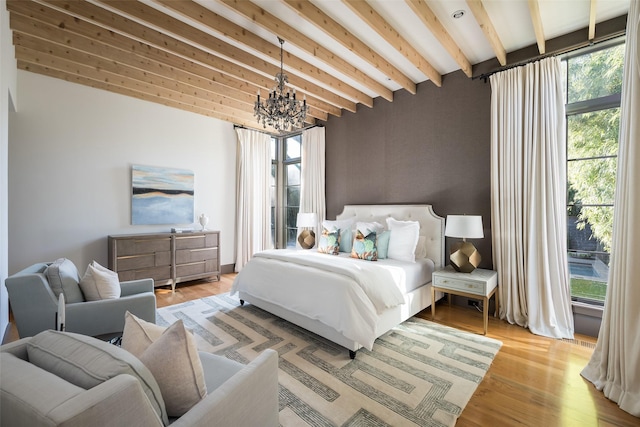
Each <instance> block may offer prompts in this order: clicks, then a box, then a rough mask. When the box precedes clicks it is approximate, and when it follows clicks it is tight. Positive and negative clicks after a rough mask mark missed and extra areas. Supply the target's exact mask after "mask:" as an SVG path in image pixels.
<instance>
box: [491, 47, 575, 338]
mask: <svg viewBox="0 0 640 427" xmlns="http://www.w3.org/2000/svg"><path fill="white" fill-rule="evenodd" d="M560 70H561V69H560V60H559V59H558V58H547V59H544V60H541V61H538V62H535V63H532V64H528V65H526V66H522V67H517V68H513V69H510V70H506V71H503V72H500V73H497V74H494V75H492V76H491V78H490V80H491V89H492V93H491V221H492V230H493V232H492V239H493V240H492V243H493V248H494V252H493V263H494V266H495V268H496V270H497V271H498V280H499V283H500V287H499V292H500V302H501V303H502V304H501V306H500V318H502V319H506V320H507V321H508V322H510V323H515V324H518V325H520V326H523V327H528V328H529V329H530V330H531V331H532V332H533V333H535V334H538V335H544V336H549V337H554V338H573V329H574V328H573V315H572V312H571V291H570V285H569V283H570V282H569V272H568V266H567V238H566V233H567V230H566V202H565V200H566V195H565V192H566V188H565V185H566V184H565V183H566V146H565V140H564V138H565V135H564V128H565V126H564V101H563V96H562V81H561V71H560Z"/></svg>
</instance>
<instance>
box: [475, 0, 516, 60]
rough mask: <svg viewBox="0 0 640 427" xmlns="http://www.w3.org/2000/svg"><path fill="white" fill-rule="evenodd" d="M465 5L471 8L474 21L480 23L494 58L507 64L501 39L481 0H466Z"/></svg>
mask: <svg viewBox="0 0 640 427" xmlns="http://www.w3.org/2000/svg"><path fill="white" fill-rule="evenodd" d="M467 6H469V9H471V13H473V16H474V17H475V18H476V21H477V22H478V24H479V25H480V28H481V29H482V32H483V33H484V36H485V37H486V38H487V40H488V41H489V44H490V45H491V48H492V49H493V52H494V53H495V54H496V58H497V59H498V62H499V63H500V65H502V66H505V65H507V52H506V51H505V49H504V46H503V45H502V41H501V40H500V37H499V36H498V32H497V31H496V29H495V27H494V26H493V23H492V22H491V18H489V14H488V13H487V10H486V9H485V8H484V5H483V4H482V0H467Z"/></svg>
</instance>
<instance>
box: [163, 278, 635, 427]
mask: <svg viewBox="0 0 640 427" xmlns="http://www.w3.org/2000/svg"><path fill="white" fill-rule="evenodd" d="M234 277H235V275H234V274H226V275H223V276H222V279H221V281H220V282H211V283H197V284H191V285H181V286H179V287H178V288H177V290H176V294H175V295H171V290H170V289H157V290H156V298H157V301H158V302H157V304H158V307H164V306H167V305H172V304H177V303H180V302H184V301H189V300H191V299H198V298H203V297H206V296H209V295H213V294H216V293H220V292H227V291H228V290H229V289H230V288H231V283H232V281H233V278H234ZM420 316H421V317H423V318H424V319H427V320H433V319H431V311H430V310H424V311H422V312H421V313H420ZM435 321H436V322H438V323H442V324H444V325H448V326H452V327H454V328H458V329H462V330H466V331H471V332H482V313H480V312H478V311H477V310H475V309H473V308H466V307H458V306H451V307H449V306H448V305H447V304H446V303H444V302H441V303H438V308H437V310H436V318H435ZM487 336H489V337H491V338H495V339H498V340H500V341H502V343H503V344H502V348H501V349H500V352H499V353H498V355H497V356H496V358H495V359H494V361H493V364H492V365H491V368H490V369H489V371H488V372H487V375H486V376H485V378H484V380H483V381H482V383H481V384H480V385H479V386H478V389H477V390H476V392H475V393H474V395H473V397H472V398H471V400H470V401H469V404H468V405H467V407H466V408H465V410H464V411H463V413H462V416H461V417H460V418H459V419H458V423H457V424H456V426H459V427H465V426H472V427H476V426H483V427H485V426H536V427H537V426H545V427H547V426H548V427H553V426H558V427H560V426H562V427H566V426H581V427H588V426H601V427H603V426H625V427H626V426H640V418H636V417H634V416H632V415H630V414H628V413H626V412H624V411H623V410H621V409H620V408H618V406H617V405H616V404H615V403H613V402H611V401H610V400H608V399H607V398H605V397H604V395H603V394H602V393H601V392H599V391H597V390H596V389H595V387H594V386H593V385H592V384H591V383H589V382H588V381H586V380H584V379H583V378H582V377H581V376H580V371H581V370H582V368H583V367H584V366H585V365H586V364H587V362H588V361H589V358H590V357H591V353H592V352H593V347H594V346H595V341H596V340H595V338H592V337H587V336H576V337H575V338H576V339H575V340H574V342H568V341H563V340H553V339H550V338H545V337H540V336H537V335H533V334H532V333H530V332H529V331H528V330H527V329H524V328H521V327H519V326H514V325H510V324H508V323H507V322H504V321H501V320H499V319H497V318H493V317H491V318H489V331H488V333H487Z"/></svg>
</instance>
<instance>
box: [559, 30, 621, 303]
mask: <svg viewBox="0 0 640 427" xmlns="http://www.w3.org/2000/svg"><path fill="white" fill-rule="evenodd" d="M625 42H626V40H625V37H619V38H616V39H612V40H609V41H607V42H604V43H600V44H598V45H595V46H591V47H588V48H584V49H580V50H578V51H575V52H571V53H570V54H565V55H563V56H562V57H561V59H562V61H563V62H564V63H565V65H564V68H563V72H564V78H565V88H564V96H565V99H564V101H565V144H566V145H565V147H566V153H567V158H566V168H567V175H566V176H565V179H566V188H567V192H566V208H567V212H568V211H569V210H570V209H572V208H576V207H581V208H582V207H587V208H589V207H611V208H612V209H615V200H612V201H611V203H591V204H582V203H581V204H580V205H579V206H578V204H576V203H571V200H570V190H571V188H570V186H569V176H568V171H569V167H570V164H571V162H579V161H589V160H604V159H614V158H615V159H617V158H618V152H616V154H615V155H612V154H604V155H598V156H589V157H576V158H570V157H569V120H570V117H572V116H577V115H581V114H586V113H594V112H598V111H604V110H610V109H615V108H618V109H619V108H620V105H621V97H622V96H621V95H622V94H621V93H614V94H610V95H605V96H601V97H597V98H591V99H586V100H581V101H575V102H572V103H569V61H571V60H572V59H574V58H577V57H581V56H584V55H590V54H593V53H594V52H597V51H600V50H604V49H610V48H613V47H616V46H619V45H622V44H624V43H625ZM569 226H570V224H569V223H567V232H568V231H569ZM568 240H569V236H568V235H567V241H568ZM567 252H568V253H569V252H575V253H580V254H593V255H596V256H597V255H607V256H609V259H610V257H611V252H606V251H599V250H580V249H571V248H569V247H567ZM568 258H569V257H568ZM567 261H568V262H569V259H568V260H567ZM567 267H568V269H569V275H570V278H569V280H570V283H571V280H572V275H571V270H570V267H569V266H567ZM571 300H572V301H573V302H579V303H584V304H588V305H592V306H603V305H604V300H597V299H592V298H585V297H583V296H574V295H573V289H572V291H571Z"/></svg>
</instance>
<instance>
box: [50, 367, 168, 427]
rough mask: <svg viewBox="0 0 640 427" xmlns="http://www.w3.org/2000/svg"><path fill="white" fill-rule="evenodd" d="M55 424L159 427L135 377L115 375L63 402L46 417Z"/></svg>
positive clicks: (155, 415)
mask: <svg viewBox="0 0 640 427" xmlns="http://www.w3.org/2000/svg"><path fill="white" fill-rule="evenodd" d="M48 416H49V418H50V419H51V420H52V421H54V423H55V425H63V424H64V425H77V426H88V425H97V426H101V425H112V426H125V425H135V426H140V427H147V426H149V427H162V421H161V420H160V418H159V417H158V415H157V414H156V413H155V411H154V410H153V408H152V407H151V404H150V403H149V400H148V398H147V397H146V395H145V394H144V391H143V390H142V386H141V385H140V382H139V381H138V379H137V378H134V377H133V376H131V375H128V374H122V375H118V376H116V377H114V378H111V379H109V380H107V381H105V382H103V383H101V384H98V385H97V386H95V387H92V388H90V389H89V390H87V391H85V392H83V393H81V394H79V395H77V396H75V397H73V398H71V399H69V400H67V401H66V402H64V403H63V404H62V405H60V406H58V407H57V408H55V409H54V410H53V411H51V412H50V413H49V414H48Z"/></svg>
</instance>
